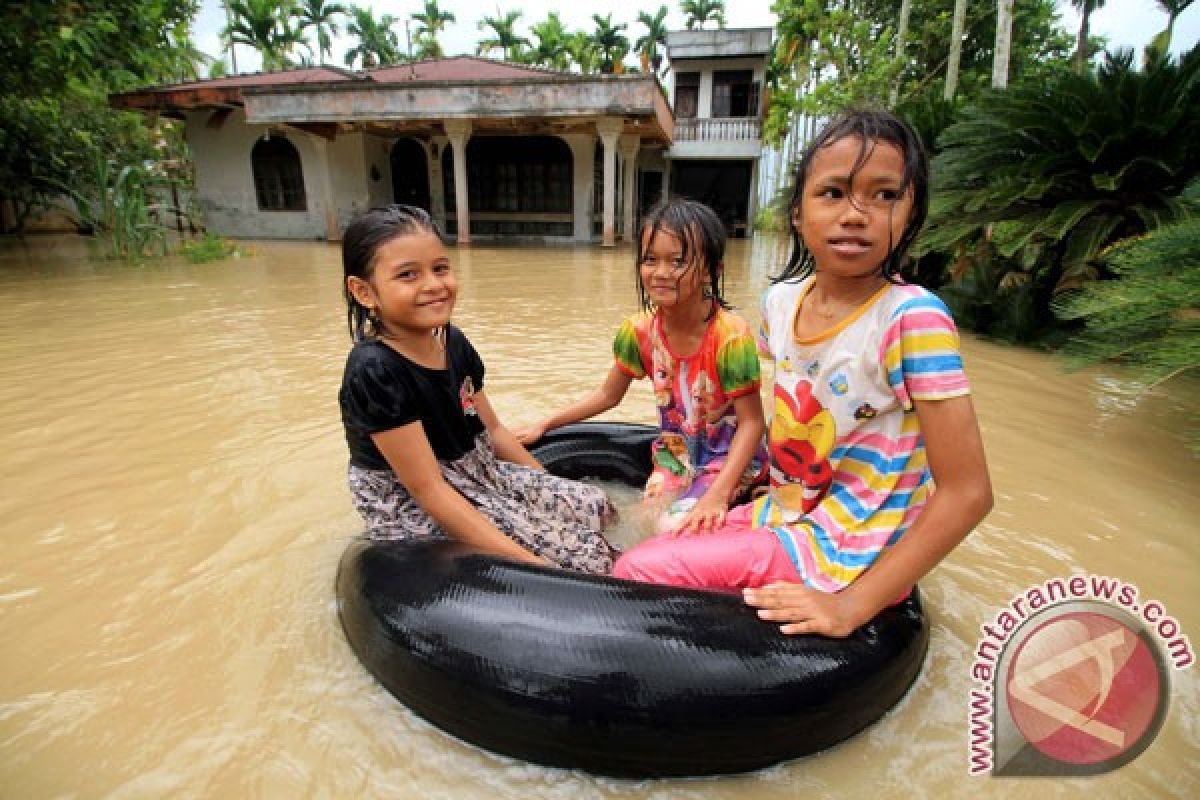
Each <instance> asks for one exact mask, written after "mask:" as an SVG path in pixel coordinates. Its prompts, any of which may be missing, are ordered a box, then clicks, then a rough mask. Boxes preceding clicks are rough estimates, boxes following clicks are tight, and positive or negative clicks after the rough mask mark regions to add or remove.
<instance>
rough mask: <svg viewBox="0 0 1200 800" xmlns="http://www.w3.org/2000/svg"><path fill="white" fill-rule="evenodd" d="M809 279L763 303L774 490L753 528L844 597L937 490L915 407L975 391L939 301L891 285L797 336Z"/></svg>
mask: <svg viewBox="0 0 1200 800" xmlns="http://www.w3.org/2000/svg"><path fill="white" fill-rule="evenodd" d="M811 287H812V279H811V278H809V279H806V280H803V281H800V282H798V283H780V284H776V285H775V286H772V287H771V288H770V289H769V290H768V291H767V292H766V294H765V295H764V296H763V310H762V312H763V313H762V317H763V327H762V330H761V331H760V335H759V347H760V349H761V350H762V351H763V353H764V354H766V355H770V356H771V357H772V358H773V359H774V360H775V388H774V398H773V400H772V401H771V409H770V410H769V411H770V415H771V423H770V428H769V433H768V437H767V441H768V446H769V449H770V461H771V463H770V472H771V490H770V492H769V493H768V494H766V495H764V496H763V497H761V498H759V499H758V501H756V503H755V506H754V513H753V523H754V525H755V526H756V527H762V526H766V527H770V528H771V529H772V530H774V532H775V534H776V535H777V536H778V537H779V539H780V541H781V542H782V543H783V545H784V547H785V548H786V549H787V551H788V554H789V555H790V556H791V559H792V561H793V563H794V564H795V566H796V569H797V570H798V571H799V573H800V574H801V576H803V578H804V581H805V583H807V584H808V585H810V586H813V587H815V588H818V589H822V590H824V591H837V590H838V589H841V588H843V587H845V586H847V585H848V584H850V583H851V582H853V581H854V579H855V578H857V577H858V576H859V575H860V574H861V573H862V572H863V571H864V570H866V569H867V567H869V566H870V565H871V564H872V563H874V561H875V559H876V558H877V557H878V556H879V554H880V552H881V551H882V550H883V549H884V548H885V547H887V546H888V545H890V544H892V543H894V542H895V541H897V540H898V539H899V538H900V536H901V535H903V533H904V531H905V530H906V529H907V528H908V526H909V525H911V524H912V522H913V520H915V519H916V517H917V515H918V514H920V512H921V509H922V508H923V507H924V505H925V501H926V499H927V498H928V497H929V495H930V493H931V492H932V491H933V482H932V477H931V475H930V473H929V467H928V465H927V463H926V458H925V444H924V440H923V439H922V437H921V431H920V427H919V424H918V421H917V414H916V410H915V408H914V406H913V400H914V399H917V400H939V399H944V398H949V397H957V396H959V395H965V394H968V393H969V392H970V388H969V387H968V385H967V379H966V376H965V375H964V374H963V370H962V359H961V357H960V355H959V349H958V347H959V343H958V332H957V330H956V329H955V327H954V321H953V320H952V319H951V317H950V312H949V311H948V310H947V309H946V306H945V305H944V304H943V303H942V301H941V300H939V299H938V298H937V296H935V295H933V294H931V293H930V292H928V291H926V290H925V289H922V288H921V287H919V286H908V285H900V286H896V285H892V284H887V285H885V286H884V287H883V288H881V289H880V290H879V291H878V292H877V293H876V294H875V295H874V296H872V297H871V298H870V299H869V300H868V301H867V302H866V303H865V304H864V305H863V306H862V307H861V308H860V309H859V310H858V311H856V312H855V313H854V314H852V315H851V316H850V317H849V318H847V319H846V320H844V321H842V322H841V323H839V324H838V325H836V326H834V327H833V328H831V329H830V330H828V331H825V332H824V333H823V334H821V335H820V336H816V337H813V338H811V339H798V338H797V337H796V336H795V334H794V331H795V320H796V313H797V311H798V310H799V308H800V303H801V301H802V300H803V298H804V295H805V294H806V293H807V292H808V291H809V289H810V288H811Z"/></svg>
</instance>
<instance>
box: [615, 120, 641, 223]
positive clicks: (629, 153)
mask: <svg viewBox="0 0 1200 800" xmlns="http://www.w3.org/2000/svg"><path fill="white" fill-rule="evenodd" d="M641 146H642V137H640V136H638V135H637V134H629V135H627V136H622V137H621V143H620V149H621V160H622V163H623V164H624V167H625V174H624V176H623V182H622V189H623V190H624V191H622V193H621V194H622V195H624V196H623V197H622V198H621V205H622V212H623V213H622V214H621V233H622V235H621V240H622V241H625V242H632V241H633V239H634V237H635V236H636V235H637V231H635V230H634V229H633V226H634V215H635V212H636V211H637V157H638V150H639V149H641Z"/></svg>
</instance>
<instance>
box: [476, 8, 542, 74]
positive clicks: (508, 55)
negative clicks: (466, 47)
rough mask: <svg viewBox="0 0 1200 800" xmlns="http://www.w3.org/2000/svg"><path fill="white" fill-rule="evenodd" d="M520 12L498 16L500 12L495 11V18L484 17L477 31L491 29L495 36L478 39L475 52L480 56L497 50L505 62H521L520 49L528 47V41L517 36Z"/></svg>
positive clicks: (510, 12)
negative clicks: (515, 29)
mask: <svg viewBox="0 0 1200 800" xmlns="http://www.w3.org/2000/svg"><path fill="white" fill-rule="evenodd" d="M521 13H522V12H520V11H509V12H506V13H505V14H504V16H500V10H499V9H496V16H494V17H484V18H483V19H481V20H480V21H479V30H483V29H485V28H491V29H492V32H493V33H495V34H496V35H495V36H494V37H492V38H490V39H480V40H479V45H478V47H477V48H476V52H477V53H479V54H480V55H483V54H485V53H490V52H491V51H493V50H499V51H500V52H501V53H503V55H504V60H505V61H517V62H519V61H520V60H521V51H522V48H527V47H529V40H528V39H526V38H525V37H524V36H517V34H516V31H514V30H513V29H514V28H515V27H516V24H517V20H518V19H520V18H521Z"/></svg>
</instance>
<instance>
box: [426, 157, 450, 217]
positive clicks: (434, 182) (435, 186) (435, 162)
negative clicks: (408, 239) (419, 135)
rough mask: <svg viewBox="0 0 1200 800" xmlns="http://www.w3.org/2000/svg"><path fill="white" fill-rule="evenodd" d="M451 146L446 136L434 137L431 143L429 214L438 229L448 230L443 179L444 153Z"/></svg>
mask: <svg viewBox="0 0 1200 800" xmlns="http://www.w3.org/2000/svg"><path fill="white" fill-rule="evenodd" d="M449 146H450V140H449V139H447V138H446V137H445V136H434V137H433V140H432V141H431V142H430V143H429V206H430V208H429V213H430V215H432V216H433V219H434V220H435V221H436V222H437V224H438V227H439V228H441V229H442V230H443V231H444V230H446V184H445V181H444V180H443V178H442V153H444V152H445V151H446V148H447V147H449Z"/></svg>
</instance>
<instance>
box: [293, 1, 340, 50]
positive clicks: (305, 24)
mask: <svg viewBox="0 0 1200 800" xmlns="http://www.w3.org/2000/svg"><path fill="white" fill-rule="evenodd" d="M294 13H295V15H296V19H297V21H298V22H299V24H298V25H297V30H299V31H301V32H303V31H306V30H308V29H309V28H313V29H315V30H316V33H317V54H318V57H319V58H320V61H321V63H322V64H324V63H325V57H326V56H328V55H332V54H333V37H334V36H337V34H338V26H337V23H336V22H335V21H334V20H335V19H336V18H337V17H338V16H342V15H345V14H346V13H348V12H347V10H346V6H344V5H342V4H341V3H337V2H325V0H299V2H297V4H296V8H295V12H294Z"/></svg>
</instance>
